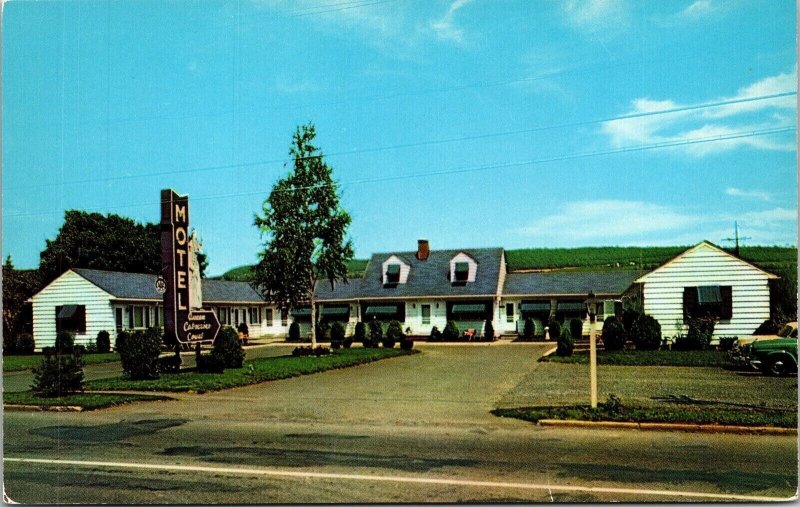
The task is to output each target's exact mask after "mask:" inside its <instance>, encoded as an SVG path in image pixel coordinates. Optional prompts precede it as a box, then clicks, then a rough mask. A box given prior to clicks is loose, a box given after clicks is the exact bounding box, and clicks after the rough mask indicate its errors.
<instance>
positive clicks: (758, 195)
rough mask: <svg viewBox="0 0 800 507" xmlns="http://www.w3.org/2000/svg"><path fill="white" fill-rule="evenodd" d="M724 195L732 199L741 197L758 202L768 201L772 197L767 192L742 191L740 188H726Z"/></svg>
mask: <svg viewBox="0 0 800 507" xmlns="http://www.w3.org/2000/svg"><path fill="white" fill-rule="evenodd" d="M725 194H726V195H730V196H733V197H743V198H745V199H756V200H759V201H770V200H772V196H771V195H770V194H769V193H767V192H762V191H759V190H742V189H741V188H736V187H728V188H726V189H725Z"/></svg>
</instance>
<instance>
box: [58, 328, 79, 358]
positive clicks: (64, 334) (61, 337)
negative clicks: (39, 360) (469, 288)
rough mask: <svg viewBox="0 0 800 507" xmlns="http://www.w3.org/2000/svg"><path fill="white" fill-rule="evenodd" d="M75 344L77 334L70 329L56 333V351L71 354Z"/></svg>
mask: <svg viewBox="0 0 800 507" xmlns="http://www.w3.org/2000/svg"><path fill="white" fill-rule="evenodd" d="M74 346H75V335H74V334H72V333H70V332H69V331H59V332H58V334H56V344H55V347H56V352H57V353H59V354H71V353H72V349H73V347H74Z"/></svg>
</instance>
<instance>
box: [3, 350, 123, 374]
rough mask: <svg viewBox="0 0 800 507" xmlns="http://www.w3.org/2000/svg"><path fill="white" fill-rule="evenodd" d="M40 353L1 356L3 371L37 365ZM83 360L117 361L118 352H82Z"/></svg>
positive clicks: (94, 362)
mask: <svg viewBox="0 0 800 507" xmlns="http://www.w3.org/2000/svg"><path fill="white" fill-rule="evenodd" d="M42 357H43V356H42V354H33V355H30V356H5V355H4V356H3V371H21V370H30V369H32V368H33V367H34V366H39V363H41V362H42ZM81 357H83V360H84V362H85V363H86V364H96V363H109V362H112V361H119V354H117V353H116V352H109V353H107V354H84V355H83V356H81Z"/></svg>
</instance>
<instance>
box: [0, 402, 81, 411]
mask: <svg viewBox="0 0 800 507" xmlns="http://www.w3.org/2000/svg"><path fill="white" fill-rule="evenodd" d="M3 410H8V411H12V412H83V407H79V406H75V405H50V406H47V405H7V404H5V403H3Z"/></svg>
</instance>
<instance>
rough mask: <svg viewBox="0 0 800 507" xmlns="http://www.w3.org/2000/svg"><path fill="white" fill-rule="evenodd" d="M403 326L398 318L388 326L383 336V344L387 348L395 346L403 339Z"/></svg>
mask: <svg viewBox="0 0 800 507" xmlns="http://www.w3.org/2000/svg"><path fill="white" fill-rule="evenodd" d="M403 336H405V335H404V334H403V326H401V325H400V323H399V322H398V321H396V320H393V321H391V322H389V327H387V328H386V335H385V336H384V337H383V346H384V347H386V348H387V349H391V348H393V347H394V344H395V343H397V342H398V341H400V340H402V339H403Z"/></svg>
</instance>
